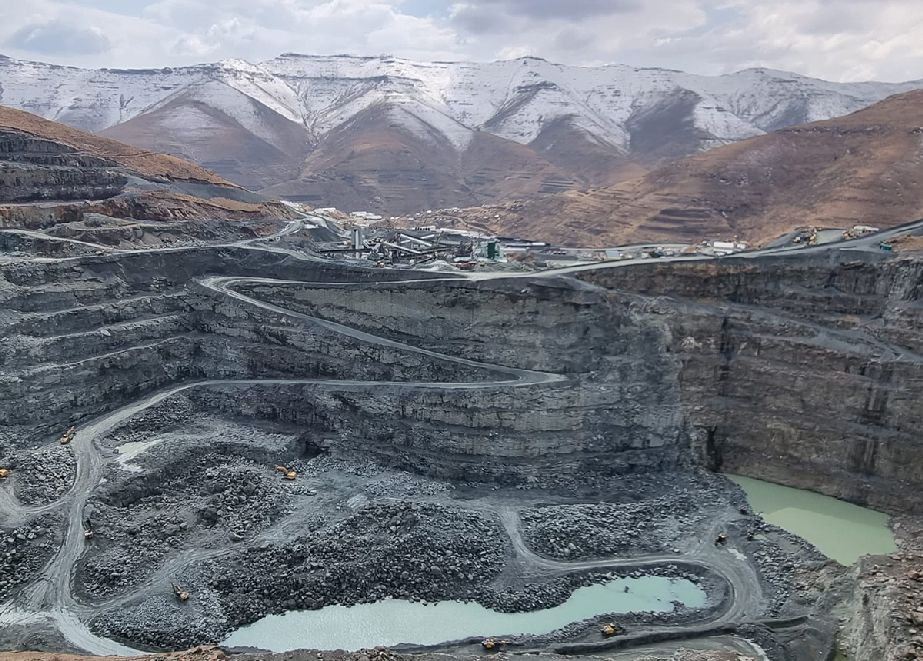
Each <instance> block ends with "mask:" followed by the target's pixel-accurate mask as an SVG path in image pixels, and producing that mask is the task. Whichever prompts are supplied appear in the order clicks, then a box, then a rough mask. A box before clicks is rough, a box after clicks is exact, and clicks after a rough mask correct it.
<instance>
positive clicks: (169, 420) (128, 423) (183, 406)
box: [104, 395, 195, 445]
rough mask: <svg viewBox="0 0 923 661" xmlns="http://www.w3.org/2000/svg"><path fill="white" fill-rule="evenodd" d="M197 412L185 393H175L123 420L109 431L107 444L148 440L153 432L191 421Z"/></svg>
mask: <svg viewBox="0 0 923 661" xmlns="http://www.w3.org/2000/svg"><path fill="white" fill-rule="evenodd" d="M194 414H195V405H194V404H193V403H192V402H190V401H189V399H188V398H186V397H185V396H183V395H173V396H172V397H168V398H167V399H165V400H164V401H162V402H160V403H159V404H157V405H156V406H152V407H150V408H147V409H144V410H143V411H141V412H139V413H136V414H135V415H133V416H131V417H129V418H128V419H127V420H125V421H124V422H122V423H121V424H120V425H119V426H118V427H116V428H115V429H113V430H112V431H110V432H109V434H108V435H107V436H106V437H105V439H104V441H105V443H106V444H107V445H121V444H122V443H129V442H132V441H139V440H147V439H148V438H149V437H150V436H151V435H152V434H156V433H158V432H161V431H163V430H164V429H168V428H170V427H174V426H176V425H180V424H186V423H189V422H190V421H191V420H192V419H193V416H194Z"/></svg>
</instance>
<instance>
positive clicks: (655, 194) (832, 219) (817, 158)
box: [493, 91, 923, 246]
mask: <svg viewBox="0 0 923 661" xmlns="http://www.w3.org/2000/svg"><path fill="white" fill-rule="evenodd" d="M921 184H923V91H913V92H907V93H905V94H900V95H897V96H893V97H890V98H888V99H886V100H884V101H882V102H880V103H878V104H876V105H874V106H871V107H869V108H867V109H865V110H861V111H859V112H856V113H853V114H851V115H847V116H845V117H841V118H838V119H832V120H827V121H822V122H815V123H811V124H805V125H801V126H796V127H792V128H788V129H783V130H780V131H776V132H773V133H770V134H767V135H764V136H760V137H757V138H753V139H750V140H745V141H743V142H739V143H736V144H733V145H728V146H725V147H720V148H718V149H714V150H712V151H709V152H706V153H703V154H699V155H697V156H693V157H689V158H684V159H681V160H677V161H673V162H671V163H668V164H666V165H663V166H661V167H658V168H656V169H654V170H652V171H651V172H650V173H648V174H647V175H645V176H643V177H641V178H639V179H635V180H632V181H629V182H624V183H621V184H618V185H616V186H612V187H609V188H604V189H595V190H590V191H583V192H568V193H564V194H561V195H556V196H547V197H543V198H536V199H533V200H531V201H530V202H528V203H526V205H525V208H524V209H523V210H522V211H519V212H516V213H509V214H505V215H504V216H503V217H502V218H501V219H500V220H498V221H496V222H495V225H496V226H495V227H493V229H494V230H495V231H498V232H503V233H513V234H520V235H529V236H534V237H547V238H549V239H552V240H557V241H561V242H564V243H569V244H582V245H597V246H598V245H613V244H619V243H626V242H633V241H653V240H690V241H697V240H701V239H705V238H719V237H728V238H729V237H732V236H735V235H737V236H739V237H740V238H741V239H743V240H747V241H751V242H765V241H767V240H769V239H771V238H773V237H776V236H779V235H781V234H783V233H785V232H786V231H788V230H791V229H793V228H796V227H800V226H807V225H816V226H824V227H848V226H852V225H855V224H868V225H875V226H880V227H888V226H893V225H897V224H900V223H902V222H906V221H908V220H912V219H915V218H919V217H921V216H923V185H921Z"/></svg>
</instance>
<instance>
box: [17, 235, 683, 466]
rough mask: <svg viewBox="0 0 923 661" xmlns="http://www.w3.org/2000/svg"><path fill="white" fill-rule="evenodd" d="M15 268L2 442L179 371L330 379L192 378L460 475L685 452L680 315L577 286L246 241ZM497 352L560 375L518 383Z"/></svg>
mask: <svg viewBox="0 0 923 661" xmlns="http://www.w3.org/2000/svg"><path fill="white" fill-rule="evenodd" d="M210 274H227V275H233V276H235V277H238V276H239V277H247V276H251V277H252V276H259V277H264V278H265V277H274V278H281V279H294V280H304V281H309V282H314V283H324V282H346V283H353V284H352V285H350V286H348V287H338V288H335V289H333V288H330V287H322V286H317V285H301V284H296V285H278V286H276V285H265V284H260V285H248V284H246V283H240V284H237V285H234V287H233V289H234V290H236V291H240V292H241V293H243V294H245V295H247V296H252V297H253V298H254V299H257V300H261V301H264V302H266V303H269V304H270V306H271V305H273V304H275V305H277V306H278V308H279V309H273V308H271V307H270V308H269V309H267V308H265V307H260V306H259V305H258V304H254V303H252V302H249V301H246V300H239V299H237V298H234V297H232V296H230V295H228V293H226V292H222V291H216V290H215V289H213V288H209V287H207V286H205V285H204V284H202V282H201V281H200V280H201V278H203V277H204V276H206V275H210ZM0 276H2V280H0V298H2V299H3V300H2V309H3V313H2V316H0V329H2V331H3V339H2V340H0V355H2V359H3V364H4V368H5V374H4V376H3V379H2V380H0V402H2V403H0V425H2V427H0V434H2V438H0V444H7V445H13V444H16V445H23V444H32V443H38V442H40V441H44V442H48V440H49V439H48V436H49V435H53V434H56V433H58V432H59V431H60V429H61V428H63V427H65V426H67V425H68V424H71V423H74V422H77V421H79V420H82V419H87V418H90V417H92V416H95V415H99V414H101V413H104V412H106V411H110V410H113V409H115V408H117V407H119V406H122V405H125V404H128V403H131V402H133V401H136V400H138V399H140V398H142V397H143V396H144V395H146V394H149V393H153V392H155V391H158V390H162V389H165V388H168V387H170V386H173V385H177V384H184V383H191V382H196V381H203V380H212V379H262V380H265V379H275V380H278V379H292V380H299V379H317V380H321V381H324V383H318V384H286V383H256V384H234V385H210V386H208V387H207V388H197V389H195V390H191V391H186V392H187V393H188V394H190V396H194V397H196V398H198V399H199V401H200V402H204V403H205V404H207V405H208V406H213V407H216V408H220V409H223V410H227V411H229V412H232V413H235V414H243V415H253V416H256V417H264V418H277V419H284V420H287V421H293V422H297V423H299V424H303V425H304V426H305V428H306V430H310V431H312V432H313V433H314V434H315V435H316V437H317V439H318V442H319V443H324V444H327V445H328V446H330V447H331V449H332V450H333V451H336V452H348V453H361V454H363V455H364V456H368V457H370V458H374V459H377V460H378V461H382V462H385V463H388V464H391V465H396V466H399V467H402V468H407V469H410V470H415V471H418V472H425V473H429V474H435V475H439V476H444V477H450V478H460V479H472V480H503V481H512V482H517V481H520V482H524V481H536V480H542V481H553V480H555V479H557V478H561V479H562V480H564V479H573V478H574V477H580V476H583V475H591V474H592V475H600V476H605V475H615V474H620V473H624V472H632V471H648V470H659V469H666V468H671V467H674V466H676V465H677V464H678V463H681V462H682V461H685V460H686V458H687V453H686V448H687V446H688V437H687V436H686V429H685V425H684V421H683V413H682V409H681V406H680V399H679V389H678V385H677V379H676V376H677V374H678V366H679V365H678V363H677V362H676V361H675V360H674V359H673V357H671V356H670V355H669V354H668V352H667V351H666V350H665V347H666V346H667V345H666V339H667V335H666V334H665V332H664V328H663V327H662V326H661V325H660V324H659V322H657V323H649V321H648V319H646V318H643V317H639V316H637V315H635V314H634V313H632V312H631V311H630V310H629V308H628V305H627V303H626V302H624V301H618V300H614V299H613V300H610V299H609V297H607V296H605V295H601V292H600V290H598V289H596V288H592V287H587V286H585V285H580V284H579V283H576V282H574V281H560V282H548V283H545V282H541V283H530V282H529V281H522V280H519V281H509V282H502V283H495V284H491V285H476V284H470V283H468V284H461V283H457V282H427V281H426V280H427V279H428V278H430V277H432V276H429V275H427V274H411V275H410V277H412V278H413V279H415V280H418V281H419V280H424V282H415V283H412V284H406V285H404V284H390V285H389V284H374V283H372V281H373V279H385V278H395V279H396V278H407V277H408V275H407V274H403V273H400V272H395V271H381V270H363V269H344V268H343V267H338V266H334V265H325V264H320V263H310V262H303V261H299V260H294V259H292V258H290V257H287V256H285V255H281V254H275V253H271V252H266V251H253V250H245V249H227V250H216V249H209V250H204V249H203V250H197V249H191V250H179V251H163V252H149V253H136V254H130V255H117V256H93V257H86V258H82V259H79V260H67V261H61V262H49V263H29V264H25V263H24V264H16V265H12V264H10V265H5V266H3V267H0ZM370 306H371V307H370ZM375 306H378V308H377V309H376V308H375ZM285 310H289V311H292V312H294V313H295V314H294V315H293V314H289V313H287V312H285ZM386 310H390V312H389V313H388V314H384V313H385V311H386ZM299 313H301V314H311V315H313V314H317V315H318V316H321V317H324V318H327V319H329V320H331V321H339V322H341V323H343V324H344V325H345V326H348V327H351V328H356V329H358V330H360V331H366V332H368V333H370V334H372V335H377V336H381V337H384V338H386V339H392V340H396V341H399V342H405V343H406V345H407V346H406V347H402V346H400V345H394V344H393V343H392V344H388V343H381V342H374V341H368V340H367V339H362V337H361V336H360V337H353V336H350V335H344V334H342V333H340V332H337V331H336V330H333V329H329V328H323V327H319V326H317V325H315V324H312V323H310V322H309V321H308V320H306V319H304V318H303V317H300V316H298V314H299ZM379 315H380V318H378V317H379ZM476 319H480V320H482V321H483V323H478V324H474V323H473V321H474V320H476ZM415 347H419V348H421V349H424V350H428V351H430V352H444V353H445V354H447V355H449V356H458V357H460V358H463V359H467V361H470V362H458V361H453V360H451V359H449V358H445V357H440V356H439V355H434V354H433V353H422V352H419V351H416V350H415V349H414V348H415ZM481 363H483V364H481ZM498 366H499V367H501V368H502V367H504V366H505V367H512V368H519V369H534V370H541V371H543V372H550V373H553V374H560V375H563V378H562V379H560V380H558V381H554V380H553V379H549V380H548V381H549V382H547V383H538V384H516V383H511V382H515V381H516V377H515V376H512V375H511V374H509V373H508V371H506V372H504V371H503V370H502V369H498ZM330 380H337V381H343V380H346V381H349V383H345V384H343V383H341V384H330V383H327V382H328V381H330ZM374 382H413V383H418V384H419V385H417V386H415V387H408V386H404V385H400V383H392V384H381V383H374ZM432 382H438V383H442V384H454V385H442V386H437V387H432V386H427V385H426V384H427V383H432ZM472 384H483V385H476V386H475V387H471V385H472ZM35 412H41V413H40V415H36V413H35Z"/></svg>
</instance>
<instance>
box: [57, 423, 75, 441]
mask: <svg viewBox="0 0 923 661" xmlns="http://www.w3.org/2000/svg"><path fill="white" fill-rule="evenodd" d="M76 435H77V428H76V427H74V426H73V425H72V426H71V427H69V428H68V430H67V431H66V432H64V433H63V434H62V435H61V445H67V444H69V443H70V442H71V441H73V440H74V436H76Z"/></svg>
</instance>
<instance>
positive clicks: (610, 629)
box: [599, 622, 622, 638]
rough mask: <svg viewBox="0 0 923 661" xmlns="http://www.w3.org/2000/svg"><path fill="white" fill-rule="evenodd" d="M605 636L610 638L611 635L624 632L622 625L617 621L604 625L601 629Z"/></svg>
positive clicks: (600, 631)
mask: <svg viewBox="0 0 923 661" xmlns="http://www.w3.org/2000/svg"><path fill="white" fill-rule="evenodd" d="M599 633H601V634H602V635H603V636H604V637H606V638H609V637H610V636H617V635H619V634H620V633H622V627H620V626H619V625H617V624H616V623H615V622H609V623H608V624H604V625H602V627H600V629H599Z"/></svg>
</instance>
